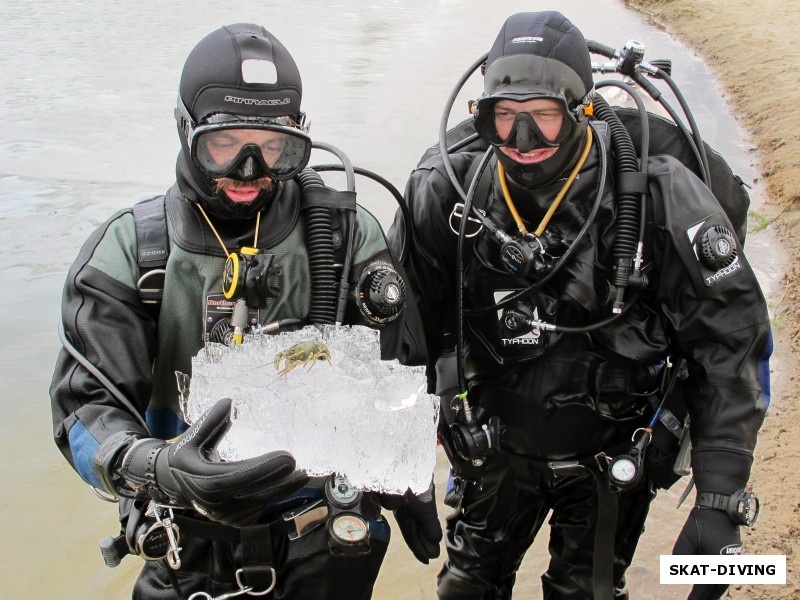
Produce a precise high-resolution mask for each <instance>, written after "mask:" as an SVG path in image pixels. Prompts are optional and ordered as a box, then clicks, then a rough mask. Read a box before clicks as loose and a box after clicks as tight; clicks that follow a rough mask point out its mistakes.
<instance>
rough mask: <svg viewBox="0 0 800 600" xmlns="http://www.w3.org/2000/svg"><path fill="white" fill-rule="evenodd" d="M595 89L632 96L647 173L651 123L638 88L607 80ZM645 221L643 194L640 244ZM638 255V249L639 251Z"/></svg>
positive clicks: (642, 166) (643, 167)
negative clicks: (621, 92) (613, 89)
mask: <svg viewBox="0 0 800 600" xmlns="http://www.w3.org/2000/svg"><path fill="white" fill-rule="evenodd" d="M595 87H596V88H597V89H598V90H599V89H601V88H604V87H616V88H619V89H621V90H623V91H624V92H625V93H626V94H628V96H630V98H631V100H633V102H634V104H636V110H637V112H638V113H639V127H640V128H641V132H640V136H639V148H640V151H639V170H640V171H642V172H646V171H647V161H648V159H649V158H650V121H649V119H648V115H647V107H646V106H645V105H644V101H643V100H642V98H641V96H640V95H639V94H638V93H637V92H636V88H634V87H633V86H632V85H630V84H628V83H625V82H624V81H614V80H606V81H599V82H598V83H597V84H596V85H595ZM645 220H646V210H645V194H641V209H640V211H639V236H638V238H639V242H641V241H642V240H644V229H645ZM637 253H638V249H637ZM634 268H635V269H638V266H637V265H634Z"/></svg>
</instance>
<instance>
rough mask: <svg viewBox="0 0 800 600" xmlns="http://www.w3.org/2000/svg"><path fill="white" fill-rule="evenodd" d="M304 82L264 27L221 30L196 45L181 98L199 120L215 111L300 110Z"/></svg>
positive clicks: (272, 113) (261, 113) (269, 113)
mask: <svg viewBox="0 0 800 600" xmlns="http://www.w3.org/2000/svg"><path fill="white" fill-rule="evenodd" d="M302 92H303V86H302V82H301V80H300V72H299V70H298V69H297V65H296V64H295V62H294V59H293V58H292V56H291V55H290V54H289V51H288V50H287V49H286V48H285V47H284V46H283V44H281V43H280V42H279V41H278V39H277V38H275V36H273V35H272V34H271V33H270V32H268V31H267V30H266V29H264V28H263V27H261V26H258V25H253V24H246V23H238V24H235V25H228V26H226V27H222V28H220V29H217V30H216V31H214V32H212V33H210V34H209V35H207V36H206V37H205V38H203V39H202V40H201V41H200V42H199V43H198V44H197V46H195V47H194V49H193V50H192V52H191V53H190V54H189V57H188V58H187V59H186V65H185V67H184V69H183V74H182V76H181V83H180V97H181V100H182V101H183V103H184V105H185V106H186V108H188V109H189V113H190V114H191V115H192V118H193V119H194V120H195V123H199V122H200V121H202V119H204V118H206V117H208V116H209V115H212V114H215V113H228V114H235V115H243V116H256V117H279V116H284V115H297V114H298V113H299V112H300V99H301V97H302Z"/></svg>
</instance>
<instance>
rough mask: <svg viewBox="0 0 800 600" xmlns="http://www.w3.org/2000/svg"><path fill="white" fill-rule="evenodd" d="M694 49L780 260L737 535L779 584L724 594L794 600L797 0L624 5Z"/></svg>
mask: <svg viewBox="0 0 800 600" xmlns="http://www.w3.org/2000/svg"><path fill="white" fill-rule="evenodd" d="M627 3H628V5H629V6H630V7H631V8H636V9H638V10H640V11H642V12H644V13H646V14H647V15H649V16H650V17H651V19H652V20H653V21H654V22H656V23H657V24H659V25H661V26H664V27H665V28H666V29H667V30H668V31H669V32H670V33H672V34H674V35H675V36H676V37H677V38H679V39H680V40H682V41H683V42H684V43H686V44H687V45H689V46H692V47H693V48H695V49H696V51H697V52H698V54H699V55H700V56H702V57H703V59H704V60H705V61H706V62H707V64H708V65H709V67H710V68H711V69H713V70H714V71H715V72H716V74H717V75H718V76H719V78H720V79H721V81H722V82H723V84H724V86H725V91H726V96H727V98H728V100H729V101H730V103H731V106H732V107H733V109H734V111H735V114H736V115H737V118H738V119H739V120H740V122H741V124H742V125H743V126H744V128H745V129H747V130H748V131H749V132H750V133H751V134H752V136H753V141H754V143H755V144H756V147H757V150H758V154H759V159H760V171H761V174H762V176H763V178H764V182H765V184H766V189H767V194H768V198H767V201H766V203H767V206H766V207H764V208H763V209H762V212H765V213H766V215H765V216H767V217H768V218H775V221H774V223H773V224H772V225H771V226H772V227H775V229H776V231H777V233H778V237H779V239H780V240H781V243H782V244H783V246H784V249H785V252H786V255H787V257H788V259H789V260H788V263H789V265H788V267H787V270H786V274H785V276H784V278H783V280H782V282H781V286H782V289H781V292H780V293H779V294H778V297H779V298H781V300H780V301H779V302H778V304H777V305H776V306H772V307H771V310H772V312H773V323H774V329H775V336H776V340H775V341H776V346H775V356H779V357H780V362H781V374H780V375H778V376H777V377H776V376H775V373H774V371H773V382H772V386H773V405H772V407H771V409H770V411H769V414H768V415H767V419H766V422H765V424H764V427H763V428H762V430H761V434H760V436H759V443H758V448H757V450H756V463H755V466H754V470H753V476H752V480H751V484H752V487H753V489H754V490H756V491H757V492H758V493H759V494H760V496H761V498H762V502H763V504H762V512H761V518H760V520H759V522H758V523H757V524H756V526H755V527H754V528H752V529H750V530H746V531H745V532H744V536H743V537H744V552H745V553H747V554H785V555H786V562H787V585H786V586H736V587H732V588H731V590H730V591H729V597H730V598H737V599H739V598H747V599H769V600H773V599H781V598H798V597H800V569H798V564H797V563H798V557H799V556H800V476H798V474H797V472H796V471H795V468H796V466H797V465H798V464H800V437H799V436H798V430H799V429H800V409H799V408H798V405H797V401H798V397H799V396H800V394H798V389H797V385H796V378H795V373H797V372H798V365H800V314H798V311H797V306H798V299H800V292H798V279H800V269H799V268H798V266H797V263H795V262H794V261H793V259H794V258H796V257H797V256H798V255H800V117H798V115H797V113H796V112H795V110H794V106H795V103H796V101H797V90H798V85H799V84H800V67H798V64H797V62H796V61H795V59H794V56H795V49H794V48H793V47H791V45H792V44H793V43H794V42H795V41H796V40H795V38H796V37H797V31H798V30H797V27H798V23H800V2H798V1H797V0H790V1H788V2H776V1H775V0H743V1H742V2H723V1H722V0H635V1H628V2H627Z"/></svg>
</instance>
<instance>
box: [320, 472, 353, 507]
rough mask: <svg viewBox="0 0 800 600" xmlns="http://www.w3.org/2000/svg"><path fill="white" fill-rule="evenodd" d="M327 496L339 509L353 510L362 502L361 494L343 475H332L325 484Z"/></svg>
mask: <svg viewBox="0 0 800 600" xmlns="http://www.w3.org/2000/svg"><path fill="white" fill-rule="evenodd" d="M325 496H326V497H327V498H328V502H330V503H331V504H332V505H333V506H336V507H337V508H352V507H354V506H356V505H357V504H358V503H359V502H361V496H362V494H361V492H359V491H358V490H356V489H354V488H353V486H352V485H350V480H349V479H347V477H344V476H343V475H331V477H330V479H328V481H326V482H325Z"/></svg>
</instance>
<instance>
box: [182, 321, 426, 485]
mask: <svg viewBox="0 0 800 600" xmlns="http://www.w3.org/2000/svg"><path fill="white" fill-rule="evenodd" d="M309 341H321V342H323V343H324V344H325V346H326V347H327V348H328V351H329V353H330V357H331V363H332V364H329V363H328V362H326V361H324V360H318V361H317V362H316V363H315V364H314V365H313V368H311V369H310V370H308V365H307V366H305V367H304V366H302V364H297V365H296V367H295V368H294V369H292V370H291V371H289V372H288V373H287V374H286V375H285V376H279V375H278V372H277V371H278V369H276V368H275V366H274V363H275V358H276V356H277V355H278V353H279V352H282V351H285V350H287V349H288V348H290V347H291V346H293V345H294V344H297V343H299V342H309ZM302 360H304V358H303V359H301V363H302ZM309 364H311V363H309ZM283 365H284V361H283V360H282V361H281V364H280V366H281V367H283ZM228 397H229V398H233V400H234V404H233V418H232V421H233V426H232V427H231V430H230V431H229V432H228V434H227V435H226V436H225V438H224V439H223V441H222V443H221V444H220V447H219V451H220V455H221V456H222V458H223V459H224V460H237V459H243V458H248V457H251V456H257V455H259V454H262V453H264V452H268V451H271V450H287V451H289V452H291V453H292V454H293V455H294V457H295V459H296V461H297V466H298V468H301V469H303V470H305V471H306V472H308V473H309V474H310V475H313V476H317V475H325V474H328V473H340V474H344V475H346V476H347V477H348V478H349V479H350V482H351V483H352V484H353V486H355V487H356V488H359V489H365V490H381V491H385V492H395V493H402V492H404V491H405V490H406V489H408V488H411V489H412V490H413V491H414V492H417V493H420V492H423V491H425V490H426V489H427V488H428V485H429V484H430V482H431V477H432V474H433V469H434V467H435V464H436V425H437V419H438V415H439V406H438V399H437V398H436V396H432V395H430V394H427V393H425V375H424V368H422V367H407V366H404V365H401V364H400V363H399V362H398V361H396V360H392V361H382V360H380V343H379V336H378V332H377V331H375V330H373V329H370V328H367V327H360V326H353V327H348V326H335V325H321V326H313V327H306V328H304V329H302V330H300V331H295V332H289V333H281V334H278V335H259V336H254V337H252V338H250V339H249V340H247V341H246V342H245V343H244V344H241V345H239V346H233V347H227V346H223V345H219V344H209V345H208V346H207V347H206V348H204V349H202V350H200V352H199V353H198V354H197V356H195V357H194V358H193V359H192V377H191V381H190V388H189V396H188V399H187V401H186V406H185V412H186V415H185V417H186V420H187V422H189V423H191V422H193V421H194V420H196V419H197V418H198V417H200V416H201V415H202V414H203V413H204V412H205V411H206V410H207V409H208V408H210V407H211V406H212V405H213V404H214V403H215V402H216V401H217V400H219V399H220V398H228Z"/></svg>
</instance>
